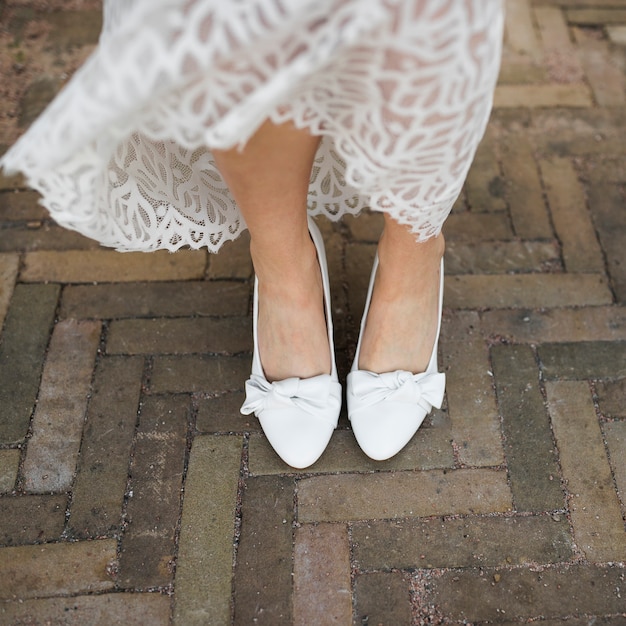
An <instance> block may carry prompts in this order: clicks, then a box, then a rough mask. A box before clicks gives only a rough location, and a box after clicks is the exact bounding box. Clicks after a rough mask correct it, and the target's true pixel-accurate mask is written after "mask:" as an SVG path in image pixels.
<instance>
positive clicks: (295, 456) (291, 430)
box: [241, 217, 341, 469]
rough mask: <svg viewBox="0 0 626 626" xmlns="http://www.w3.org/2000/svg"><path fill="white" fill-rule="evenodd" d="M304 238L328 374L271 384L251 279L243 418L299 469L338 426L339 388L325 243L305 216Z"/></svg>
mask: <svg viewBox="0 0 626 626" xmlns="http://www.w3.org/2000/svg"><path fill="white" fill-rule="evenodd" d="M308 221H309V233H310V234H311V239H312V240H313V243H314V244H315V248H316V250H317V259H318V261H319V265H320V270H321V273H322V285H323V289H324V306H325V310H326V327H327V330H328V343H329V345H330V360H331V372H330V374H321V375H319V376H313V377H311V378H295V377H294V378H286V379H285V380H279V381H274V382H272V383H270V382H269V381H268V380H267V379H266V378H265V374H264V373H263V366H262V365H261V359H260V357H259V343H258V334H257V322H258V316H259V290H258V281H257V279H256V277H255V279H254V301H253V313H252V315H253V323H252V326H253V330H252V332H253V339H254V352H253V355H252V374H251V376H250V378H249V379H248V380H247V381H246V400H245V402H244V404H243V406H242V407H241V412H242V413H243V414H244V415H250V414H251V413H254V414H255V415H256V416H257V417H258V418H259V422H260V423H261V427H262V428H263V432H264V433H265V436H266V437H267V439H268V441H269V442H270V444H271V445H272V447H273V448H274V450H275V451H276V453H277V454H278V456H280V458H281V459H283V461H285V463H287V464H288V465H291V466H292V467H295V468H298V469H302V468H305V467H308V466H309V465H312V464H313V463H315V461H317V459H318V458H319V457H320V456H321V455H322V452H324V450H325V449H326V446H327V445H328V442H329V441H330V438H331V435H332V434H333V431H334V430H335V428H336V427H337V421H338V420H339V411H340V409H341V385H340V384H339V379H338V377H337V366H336V364H335V356H334V355H335V350H334V343H333V322H332V316H331V307H330V284H329V280H328V267H327V265H326V254H325V251H324V240H323V238H322V235H321V233H320V231H319V229H318V228H317V225H316V224H315V222H314V221H313V220H312V219H311V218H310V217H309V218H308Z"/></svg>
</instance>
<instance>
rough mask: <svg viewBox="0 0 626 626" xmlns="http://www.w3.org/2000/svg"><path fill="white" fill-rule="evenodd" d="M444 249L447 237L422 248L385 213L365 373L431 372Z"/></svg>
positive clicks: (365, 340)
mask: <svg viewBox="0 0 626 626" xmlns="http://www.w3.org/2000/svg"><path fill="white" fill-rule="evenodd" d="M444 248H445V243H444V238H443V235H439V236H438V237H434V238H432V239H429V240H428V241H426V242H423V243H417V242H416V241H415V234H414V233H412V232H411V231H410V230H409V229H408V228H407V227H406V226H404V225H400V224H398V223H397V222H396V221H395V220H394V219H393V218H391V217H389V216H388V215H387V214H385V228H384V230H383V233H382V235H381V237H380V241H379V243H378V257H379V266H378V271H377V274H376V282H375V284H374V291H373V293H372V300H371V303H370V308H369V311H368V315H367V323H366V326H365V330H364V332H363V337H362V340H361V351H360V355H359V363H358V364H357V365H358V368H359V369H364V370H369V371H372V372H378V373H383V372H392V371H395V370H407V371H410V372H413V373H415V374H417V373H420V372H424V371H425V370H426V368H427V366H428V362H429V360H430V356H431V353H432V350H433V346H434V344H435V339H436V333H437V322H438V308H439V286H440V280H439V273H440V269H441V257H442V256H443V252H444Z"/></svg>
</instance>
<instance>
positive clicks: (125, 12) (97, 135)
mask: <svg viewBox="0 0 626 626" xmlns="http://www.w3.org/2000/svg"><path fill="white" fill-rule="evenodd" d="M501 37H502V6H501V2H500V0H104V28H103V32H102V34H101V37H100V42H99V45H98V47H97V49H96V51H95V52H94V54H93V55H92V56H91V57H90V58H89V59H88V61H87V62H86V63H85V64H84V66H83V67H82V68H81V69H80V70H79V71H78V72H76V74H75V75H74V76H73V78H72V80H71V81H70V83H69V84H68V85H67V86H66V88H65V89H64V90H63V91H62V92H61V93H60V94H59V96H58V97H57V98H56V99H55V100H54V102H53V103H52V104H51V105H50V106H49V107H48V109H47V110H46V111H45V112H44V114H43V115H42V116H41V117H40V118H39V119H38V120H37V121H36V122H35V123H34V124H33V125H32V126H31V128H30V129H29V130H28V132H27V133H26V134H25V135H24V136H23V137H22V138H21V139H20V140H19V141H18V142H17V143H16V144H15V145H14V146H13V147H12V148H11V149H10V150H9V151H8V152H7V153H6V154H5V155H4V157H3V158H2V160H1V161H0V164H1V165H2V166H3V167H4V168H5V170H7V171H9V172H12V171H22V172H24V173H25V174H26V176H27V178H28V180H29V183H30V184H31V185H32V186H33V187H34V188H36V189H37V190H39V191H40V192H41V194H42V196H43V204H44V205H45V206H46V207H47V208H48V209H49V211H50V213H51V214H52V216H53V218H54V219H55V220H56V221H57V222H58V223H59V224H61V225H63V226H66V227H68V228H71V229H75V230H77V231H79V232H81V233H83V234H84V235H87V236H89V237H92V238H94V239H96V240H98V241H100V242H101V243H102V244H104V245H107V246H113V247H115V248H118V249H120V250H146V251H148V250H156V249H159V248H165V249H168V250H177V249H179V248H181V247H183V246H187V247H192V248H200V247H204V246H206V247H208V248H209V249H210V250H212V251H215V250H217V249H218V248H219V247H220V245H221V244H222V243H224V242H225V241H227V240H229V239H234V238H235V237H237V235H238V234H239V233H240V232H241V230H242V229H243V228H245V223H244V222H243V219H242V217H241V215H240V213H239V210H238V208H237V206H236V204H235V202H234V201H233V199H232V197H231V196H230V194H229V191H228V189H227V187H226V185H225V183H224V182H223V180H222V178H221V176H220V173H219V171H218V170H217V169H216V167H215V164H214V161H213V159H212V156H211V149H213V148H221V149H224V148H230V147H233V146H243V145H244V144H245V142H246V140H247V139H248V138H249V137H250V136H251V135H252V134H253V133H254V132H255V130H256V129H257V128H258V127H259V126H260V125H261V124H262V123H263V121H265V120H266V119H268V118H269V119H271V120H273V121H274V122H277V123H280V122H283V121H286V120H291V121H293V122H294V123H295V124H296V125H297V126H298V127H306V128H309V129H310V131H311V132H312V133H315V134H319V135H322V136H323V139H322V141H321V143H320V147H319V151H318V153H317V156H316V160H315V165H314V168H313V171H312V175H311V185H310V192H309V210H310V211H311V213H312V214H320V213H322V214H326V215H327V216H328V217H330V218H332V219H336V218H339V217H340V216H341V215H343V214H345V213H358V212H359V210H360V209H361V208H363V207H364V206H370V207H371V208H372V209H375V210H383V211H387V212H389V213H390V214H391V215H393V216H394V217H395V218H397V219H398V220H399V221H401V222H403V223H407V224H410V225H411V226H412V228H413V230H414V231H415V232H416V235H417V237H418V238H419V239H421V240H423V239H426V238H428V237H430V236H432V235H434V234H436V233H437V232H439V230H440V229H441V226H442V224H443V221H444V220H445V218H446V217H447V215H448V213H449V211H450V208H451V206H452V204H453V202H454V200H455V199H456V197H457V195H458V194H459V192H460V190H461V186H462V184H463V181H464V179H465V176H466V174H467V170H468V169H469V166H470V163H471V160H472V158H473V155H474V152H475V150H476V146H477V144H478V142H479V141H480V138H481V137H482V134H483V132H484V129H485V126H486V123H487V119H488V116H489V112H490V109H491V103H492V95H493V89H494V86H495V82H496V77H497V73H498V67H499V57H500V47H501Z"/></svg>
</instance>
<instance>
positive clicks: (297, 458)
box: [259, 411, 335, 469]
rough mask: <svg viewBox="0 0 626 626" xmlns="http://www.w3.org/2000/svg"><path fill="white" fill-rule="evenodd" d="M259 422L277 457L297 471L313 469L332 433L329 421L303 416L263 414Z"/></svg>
mask: <svg viewBox="0 0 626 626" xmlns="http://www.w3.org/2000/svg"><path fill="white" fill-rule="evenodd" d="M259 421H260V422H261V427H262V428H263V432H264V433H265V436H266V437H267V440H268V441H269V443H270V445H271V446H272V448H274V451H275V452H276V454H278V456H279V457H280V458H281V459H282V460H283V461H284V462H285V463H287V465H290V466H291V467H294V468H296V469H304V468H306V467H309V466H310V465H313V463H315V461H317V460H318V459H319V458H320V456H322V453H323V452H324V450H325V449H326V446H327V445H328V442H329V441H330V438H331V436H332V434H333V431H334V430H335V426H334V425H333V424H332V423H331V422H330V421H323V420H320V419H318V418H316V417H313V416H311V415H310V414H307V413H305V412H302V413H299V414H298V413H294V412H293V411H275V412H272V411H266V412H265V413H264V414H263V415H262V416H261V417H260V418H259Z"/></svg>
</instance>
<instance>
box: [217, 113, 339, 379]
mask: <svg viewBox="0 0 626 626" xmlns="http://www.w3.org/2000/svg"><path fill="white" fill-rule="evenodd" d="M318 144H319V137H314V136H312V135H310V134H309V133H308V132H307V131H304V130H297V129H295V128H294V127H293V126H292V125H290V124H285V125H281V126H276V125H274V124H272V123H270V122H266V123H265V124H264V125H263V126H261V128H260V129H259V130H258V131H257V132H256V134H255V135H254V136H253V137H252V138H251V139H250V141H249V142H248V143H247V144H246V146H245V148H244V150H243V151H239V150H235V149H233V150H226V151H214V156H215V160H216V163H217V166H218V168H219V170H220V172H221V174H222V176H223V177H224V180H225V181H226V183H227V184H228V186H229V187H230V190H231V193H232V194H233V197H234V198H235V200H236V202H237V204H238V205H239V208H240V209H241V213H242V215H243V217H244V219H245V220H246V223H247V225H248V229H249V231H250V253H251V256H252V262H253V264H254V271H255V273H256V275H257V278H258V281H259V324H258V333H259V353H260V357H261V362H262V364H263V369H264V372H265V375H266V377H267V379H268V380H270V381H271V380H283V379H285V378H289V377H291V376H297V377H300V378H309V377H311V376H315V375H318V374H328V373H330V367H331V360H330V359H331V355H330V347H329V345H328V337H327V333H326V322H325V319H324V308H323V291H322V281H321V274H320V271H319V264H318V262H317V257H316V252H315V247H314V245H313V242H312V241H311V238H310V237H309V232H308V227H307V217H306V200H307V192H308V186H309V179H310V175H311V167H312V165H313V159H314V158H315V152H316V150H317V146H318Z"/></svg>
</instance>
